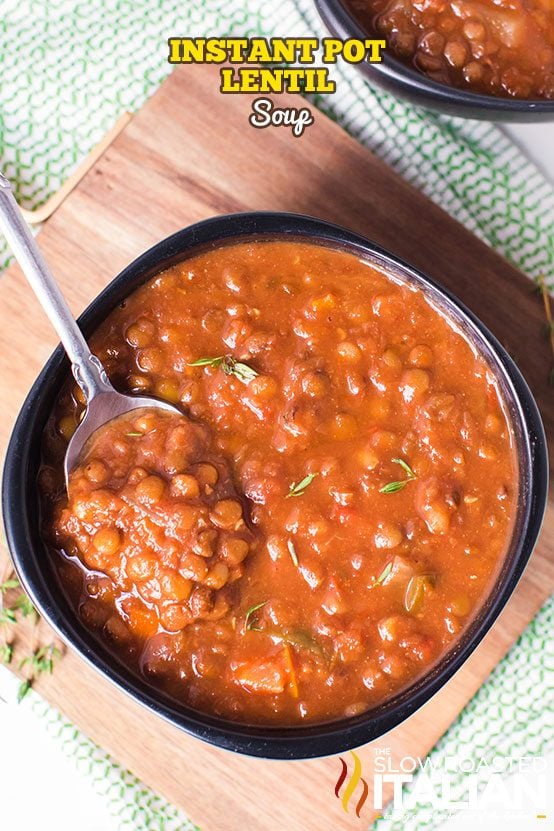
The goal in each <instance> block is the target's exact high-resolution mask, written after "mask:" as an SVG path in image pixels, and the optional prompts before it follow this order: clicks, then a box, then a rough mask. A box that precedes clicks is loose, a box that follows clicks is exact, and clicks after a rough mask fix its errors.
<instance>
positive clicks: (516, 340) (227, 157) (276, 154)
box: [0, 67, 554, 831]
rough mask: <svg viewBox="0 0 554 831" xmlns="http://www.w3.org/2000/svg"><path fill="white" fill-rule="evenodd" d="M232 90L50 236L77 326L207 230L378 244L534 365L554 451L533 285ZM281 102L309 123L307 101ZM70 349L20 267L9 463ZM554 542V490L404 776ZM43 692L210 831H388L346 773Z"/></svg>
mask: <svg viewBox="0 0 554 831" xmlns="http://www.w3.org/2000/svg"><path fill="white" fill-rule="evenodd" d="M218 85H219V82H218V74H217V70H216V69H215V68H211V67H187V68H186V69H179V70H177V71H175V72H174V73H173V74H172V75H171V77H170V78H169V79H168V80H167V81H166V82H165V84H164V85H163V86H162V87H161V89H160V90H159V91H158V92H157V93H156V95H154V97H153V98H152V99H150V101H148V103H147V104H146V105H145V106H144V108H143V109H142V110H141V112H140V113H138V114H137V115H136V116H135V117H134V118H133V120H132V121H131V122H130V123H129V125H128V126H127V127H126V128H125V129H124V130H123V132H122V133H120V134H119V135H118V136H117V138H116V139H115V141H114V142H113V144H112V145H111V146H110V147H109V148H108V149H107V150H106V151H105V153H104V154H103V156H102V157H101V158H100V159H99V160H98V161H97V163H96V164H95V165H94V167H93V168H92V169H91V170H90V171H89V172H88V173H87V175H86V176H85V178H84V179H83V180H82V181H81V183H80V184H79V185H78V186H77V188H76V189H75V190H73V192H72V193H71V194H70V195H69V197H68V198H67V200H66V201H65V202H64V203H63V205H62V206H61V207H60V208H59V209H58V211H57V212H56V214H55V215H54V216H53V217H52V218H51V219H50V220H49V221H48V222H47V224H46V227H45V228H44V230H43V231H42V232H41V234H40V245H41V247H42V248H43V250H44V252H45V254H46V256H47V258H48V260H49V261H50V263H51V265H52V267H53V270H54V273H55V274H56V276H57V278H58V280H59V281H60V283H61V285H62V287H63V290H64V292H65V293H66V296H67V297H68V300H69V302H70V305H71V307H72V309H73V310H74V311H75V313H78V312H80V311H81V310H82V309H83V307H84V306H85V305H86V304H87V303H88V302H89V301H90V300H91V299H92V298H93V297H94V296H95V295H96V294H97V293H98V292H99V290H100V289H101V288H102V287H103V286H105V285H106V284H107V283H108V282H109V281H110V280H111V279H112V277H113V276H114V275H115V274H116V273H117V272H118V271H119V270H120V269H121V268H122V267H123V266H124V265H126V264H127V263H128V262H129V261H130V260H131V259H133V258H134V257H135V256H137V255H138V254H139V253H141V252H142V251H144V249H146V248H147V247H149V246H150V245H151V244H153V243H155V242H157V241H158V240H160V239H161V238H162V237H165V236H166V235H168V234H170V233H172V232H173V231H176V230H177V229H179V228H182V227H183V226H185V225H188V224H189V223H191V222H194V221H196V220H200V219H203V218H206V217H209V216H212V215H214V214H218V213H226V212H233V211H243V210H251V209H266V210H285V211H296V212H300V213H307V214H312V215H315V216H318V217H321V218H324V219H327V220H331V221H334V222H337V223H339V224H341V225H345V226H347V227H349V228H351V229H352V230H355V231H358V232H360V233H362V234H365V235H366V236H368V237H370V238H372V239H374V240H375V241H377V242H378V243H380V244H382V245H383V246H385V247H387V248H389V249H390V250H391V251H393V252H394V253H396V254H399V255H400V256H402V257H404V258H406V259H408V260H410V261H411V262H412V263H413V264H414V265H416V266H418V267H420V268H421V269H423V270H424V271H426V272H427V273H429V274H430V275H431V276H432V277H434V278H435V279H437V280H439V281H440V282H442V283H443V284H445V285H447V286H448V287H449V288H451V289H452V290H454V291H455V293H456V294H457V295H458V296H459V297H460V298H461V299H462V300H463V301H464V302H465V303H466V304H467V305H468V306H469V307H470V308H471V309H473V310H474V311H475V312H476V313H477V314H478V315H479V316H480V317H481V319H482V320H483V321H484V322H485V323H486V324H487V325H488V326H489V327H490V328H491V329H492V330H493V332H494V333H495V334H496V335H497V336H498V337H499V339H500V340H501V341H502V342H503V343H504V345H505V346H506V347H507V348H508V350H509V351H510V352H511V353H512V354H513V355H514V356H515V357H516V359H517V361H518V363H519V365H520V367H521V369H522V371H523V373H524V375H525V376H526V378H527V380H528V382H529V384H530V385H531V387H532V389H533V391H534V393H535V396H536V398H537V401H538V403H539V406H540V408H541V411H542V414H543V418H544V420H545V424H546V428H547V431H548V434H549V441H550V446H551V449H552V441H553V438H554V394H553V392H552V388H549V387H548V385H547V383H546V376H547V373H548V366H549V354H548V347H547V344H546V341H545V340H544V339H543V338H542V337H541V329H542V326H543V318H542V314H543V311H542V309H541V305H540V303H539V301H538V299H537V297H536V296H535V295H533V293H532V291H531V284H530V282H529V281H528V280H527V278H525V277H524V276H523V275H521V274H520V273H518V272H517V271H516V270H515V269H514V268H513V267H512V266H511V265H509V264H508V263H507V262H506V261H505V260H503V259H502V258H501V257H499V256H498V255H497V254H495V253H494V252H493V251H491V250H490V249H489V248H488V247H486V246H485V245H484V244H482V243H481V242H479V241H478V240H477V239H476V238H475V237H474V236H473V235H472V234H471V233H469V232H468V231H466V230H465V229H464V228H462V226H460V225H458V224H457V223H456V222H455V221H454V220H452V219H451V218H449V217H448V216H447V215H446V214H445V213H443V212H442V211H441V210H440V209H439V208H437V207H436V206H434V205H433V204H431V203H430V202H429V201H428V200H427V199H426V198H425V197H424V196H422V195H421V194H420V193H418V192H417V191H415V190H414V189H413V188H412V187H410V186H409V185H408V184H406V183H405V182H404V181H403V180H402V179H400V178H399V177H398V176H396V175H395V174H394V173H393V172H391V170H390V169H388V168H387V167H386V165H384V164H383V163H382V162H381V161H379V160H378V159H377V158H376V157H374V156H373V155H372V154H371V153H369V152H368V151H367V150H366V149H364V148H363V147H361V146H360V145H359V144H358V143H357V142H355V141H354V140H353V139H351V138H349V137H348V136H347V135H346V134H345V133H344V132H343V131H342V130H341V129H340V128H339V127H338V126H337V125H336V124H334V123H332V122H331V121H330V120H328V119H327V118H326V117H325V116H323V115H322V114H320V113H319V112H316V113H315V118H316V122H315V125H314V126H312V127H310V128H309V129H308V130H307V131H306V133H305V134H304V136H303V137H302V138H300V139H298V138H293V137H292V136H291V133H290V130H287V129H284V128H270V129H267V130H254V129H253V128H251V127H250V126H249V124H248V115H249V112H250V106H251V97H250V96H221V95H220V94H219V93H218ZM338 94H340V91H339V93H338ZM279 99H280V100H279V102H278V103H279V105H283V104H284V103H288V104H291V105H293V106H298V101H297V99H294V98H292V97H291V98H290V99H289V98H288V97H287V96H280V97H279ZM55 342H56V337H55V335H54V334H53V331H52V330H51V328H50V326H49V324H48V322H47V320H46V318H45V317H44V315H43V314H42V313H41V311H40V309H39V307H38V304H37V302H36V300H35V298H34V296H33V295H32V293H31V290H30V289H29V288H28V287H27V285H26V284H25V282H24V280H23V278H22V276H21V274H20V272H19V269H18V268H17V267H16V266H14V267H12V268H11V269H10V270H9V272H8V273H7V274H6V275H5V276H3V277H2V279H1V280H0V391H1V402H2V403H1V406H2V419H1V420H0V450H1V451H4V449H5V446H6V443H7V441H8V437H9V433H10V431H11V428H12V425H13V422H14V420H15V417H16V414H17V411H18V409H19V407H20V405H21V403H22V401H23V399H24V396H25V394H26V393H27V391H28V389H29V387H30V385H31V382H32V381H33V379H34V377H35V376H36V374H37V372H38V371H39V369H40V367H41V365H42V364H43V362H44V360H45V359H46V357H47V356H48V354H49V353H50V351H51V349H52V348H53V346H54V345H55ZM553 543H554V507H553V495H552V491H551V493H550V505H549V508H548V512H547V517H546V521H545V525H544V529H543V532H542V536H541V540H540V542H539V545H538V546H537V549H536V551H535V553H534V555H533V557H532V559H531V562H530V565H529V567H528V568H527V571H526V573H525V575H524V578H523V579H522V581H521V582H520V584H519V586H518V588H517V590H516V592H515V594H514V595H513V597H512V599H511V600H510V602H509V604H508V606H507V607H506V609H505V610H504V612H503V613H502V615H501V617H500V619H499V620H498V621H497V623H496V624H495V626H494V627H493V629H492V631H491V632H490V633H489V634H488V636H487V637H486V638H485V640H484V641H483V643H482V644H481V645H480V647H479V648H478V649H477V650H476V652H475V653H474V654H473V656H472V657H471V658H470V660H469V661H468V662H467V663H466V664H465V666H464V667H463V669H462V670H460V672H458V673H457V675H456V676H455V677H454V678H453V679H452V680H451V681H450V682H449V683H448V685H447V686H446V687H445V688H444V689H443V690H442V691H441V692H440V693H439V694H438V695H436V696H435V697H434V698H433V700H432V701H430V702H429V703H428V704H427V705H426V706H425V707H423V708H422V709H421V710H420V711H418V712H417V713H416V714H415V715H414V716H412V718H411V719H409V720H408V721H407V722H405V723H404V724H403V725H402V726H401V727H399V728H397V729H396V730H394V731H393V732H391V733H389V734H388V735H386V736H385V737H383V738H382V739H381V740H380V741H379V742H377V743H376V744H377V746H378V747H383V746H386V747H389V748H390V749H391V754H392V756H393V758H396V759H398V758H400V757H402V756H404V755H414V756H417V755H423V754H426V753H427V752H428V751H429V749H430V748H431V747H432V746H433V745H434V744H435V742H436V741H437V739H438V738H439V737H440V736H441V735H442V733H443V732H444V731H445V730H446V729H447V727H448V726H449V724H450V723H451V722H452V720H453V719H454V718H455V717H456V715H457V714H458V713H459V712H460V710H461V708H462V707H463V706H464V705H465V703H466V702H467V701H468V700H469V698H470V697H471V696H472V695H473V694H474V693H475V691H476V690H477V689H478V688H479V686H480V685H481V684H482V683H483V681H484V680H485V679H486V677H487V675H488V674H489V673H490V671H491V670H492V669H493V668H494V666H495V665H496V664H497V662H498V661H499V659H500V658H501V657H502V656H503V655H504V654H505V652H506V651H507V650H508V648H509V647H510V646H511V645H512V644H513V642H514V641H515V639H516V638H517V637H518V635H519V634H520V633H521V631H522V630H523V629H524V627H525V625H526V624H527V623H528V622H529V620H531V618H532V617H533V616H534V614H535V612H536V611H537V610H538V609H539V607H540V606H541V604H542V603H543V601H544V600H545V598H546V597H547V596H548V595H549V594H550V593H551V591H552V589H553V588H554V558H553V554H552V551H553V548H554V545H553ZM42 625H43V626H44V624H42ZM38 689H39V691H40V693H41V694H42V695H43V696H44V697H45V698H46V699H47V700H48V701H50V702H51V703H52V704H54V705H55V706H56V707H58V708H59V709H60V710H61V711H62V712H63V713H64V714H65V715H66V716H67V717H68V718H70V719H71V720H73V721H74V722H75V723H76V724H77V725H78V726H79V727H81V728H82V729H83V730H84V732H85V733H86V734H87V735H89V736H90V737H91V738H92V739H93V740H95V741H96V742H98V744H100V745H101V746H102V747H104V748H105V749H106V750H108V751H109V752H110V753H112V754H113V756H114V757H115V758H116V759H117V760H118V761H119V762H121V763H122V764H123V765H125V766H127V767H129V768H130V769H131V770H132V771H133V772H134V773H135V774H136V775H137V776H139V777H140V778H141V779H143V780H144V781H145V782H146V783H147V784H148V785H151V786H152V787H153V788H154V789H155V790H157V791H158V792H160V793H161V794H163V795H164V796H166V797H167V798H168V799H170V800H171V801H172V802H174V803H175V804H176V805H178V806H180V807H181V808H182V809H184V810H185V811H186V813H187V814H188V815H189V816H190V817H191V818H192V819H193V820H194V821H195V822H197V823H198V824H199V825H200V826H201V827H202V829H204V830H205V831H227V829H239V828H241V829H248V831H249V830H250V829H259V830H260V831H269V830H270V829H271V831H276V830H277V829H281V828H287V829H290V831H311V829H318V831H332V830H333V831H337V829H351V828H352V829H355V828H363V827H367V825H368V824H369V822H370V821H371V820H372V818H373V815H374V812H372V807H371V800H368V802H367V804H366V807H365V808H364V810H363V811H362V814H361V819H358V818H357V817H356V816H355V813H354V810H353V808H352V807H351V808H350V809H349V811H348V813H347V812H345V811H344V810H343V808H342V806H341V803H340V800H338V799H337V798H336V797H335V794H334V786H335V782H336V780H337V777H338V774H339V772H340V764H339V761H338V759H337V758H336V757H334V758H326V759H319V760H313V761H308V762H272V761H260V760H254V759H249V758H244V757H239V756H234V755H233V754H231V753H227V752H224V751H220V750H218V749H216V748H212V747H208V746H207V745H204V744H202V743H201V742H199V741H197V740H195V739H193V738H190V737H188V736H187V735H185V734H184V733H181V732H180V731H178V730H177V729H176V728H173V727H171V726H169V725H167V724H165V723H163V722H162V721H161V720H158V719H157V718H156V717H154V716H153V715H150V714H149V713H148V712H146V711H145V710H143V709H142V708H140V707H139V706H138V705H137V704H135V703H134V702H133V701H131V700H129V699H128V698H126V697H125V696H124V695H123V694H121V693H119V692H118V691H116V690H114V689H112V688H111V686H110V684H109V683H108V682H106V681H104V680H103V679H101V678H100V677H98V676H97V675H96V673H95V672H94V671H93V670H91V669H90V668H88V667H87V666H85V665H84V664H83V662H82V661H81V660H80V659H79V658H78V657H76V656H75V655H74V654H72V653H71V652H69V651H68V652H66V654H65V655H64V657H63V659H62V661H61V662H60V663H59V665H58V667H57V668H56V670H55V672H54V675H53V676H52V677H50V678H46V679H44V680H41V682H40V683H39V685H38ZM374 752H375V747H374V746H372V745H367V746H366V747H364V748H363V749H362V750H361V751H360V755H361V757H362V761H363V763H364V772H365V775H366V778H367V779H368V780H369V781H370V784H371V772H372V759H373V756H374ZM354 801H355V800H354Z"/></svg>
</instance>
